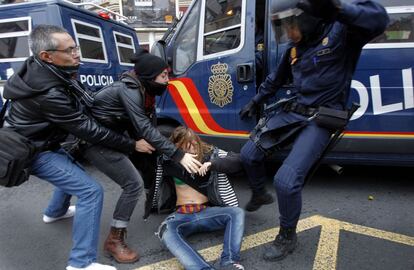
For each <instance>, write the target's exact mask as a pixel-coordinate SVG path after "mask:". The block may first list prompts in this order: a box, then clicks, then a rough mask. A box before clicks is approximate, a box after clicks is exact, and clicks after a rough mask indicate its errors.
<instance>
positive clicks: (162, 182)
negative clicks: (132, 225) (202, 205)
mask: <svg viewBox="0 0 414 270" xmlns="http://www.w3.org/2000/svg"><path fill="white" fill-rule="evenodd" d="M206 161H210V162H211V167H210V170H209V172H208V173H207V174H206V175H205V176H200V175H197V174H189V173H188V172H187V171H186V170H185V169H184V168H183V167H182V166H181V165H179V164H177V163H176V162H174V161H172V160H170V159H168V158H166V157H165V156H164V157H163V156H161V157H159V159H158V165H157V172H156V179H155V183H154V186H153V187H152V188H151V191H150V193H149V194H148V196H147V201H146V203H145V214H144V219H145V218H147V217H148V216H149V215H150V212H151V211H155V212H157V213H169V212H172V211H174V210H175V205H176V201H177V196H176V193H175V186H174V181H173V179H172V177H177V178H179V179H180V180H182V181H183V182H184V183H186V184H187V185H189V186H190V187H192V188H193V189H195V190H197V191H198V192H200V193H202V194H204V195H205V196H206V197H207V198H208V200H209V204H210V205H212V206H238V204H239V203H238V200H237V196H236V193H235V192H234V190H233V187H232V186H231V184H230V182H229V179H228V177H227V174H237V173H240V172H241V171H242V170H243V165H242V162H241V160H240V156H239V155H238V154H234V153H231V152H230V153H227V152H225V151H223V150H221V149H218V148H214V149H213V151H212V152H211V154H210V155H209V156H207V157H206V159H205V160H204V161H203V162H206Z"/></svg>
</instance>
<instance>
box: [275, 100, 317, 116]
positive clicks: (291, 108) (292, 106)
mask: <svg viewBox="0 0 414 270" xmlns="http://www.w3.org/2000/svg"><path fill="white" fill-rule="evenodd" d="M283 110H284V111H285V112H295V113H298V114H301V115H304V116H312V115H314V114H315V113H317V112H318V108H315V107H310V106H306V105H303V104H300V103H297V102H291V103H287V104H286V105H285V106H284V107H283Z"/></svg>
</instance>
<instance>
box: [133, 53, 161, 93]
mask: <svg viewBox="0 0 414 270" xmlns="http://www.w3.org/2000/svg"><path fill="white" fill-rule="evenodd" d="M131 60H132V62H133V63H135V65H134V70H135V74H136V75H137V77H138V79H139V80H140V81H141V83H142V84H143V85H144V87H145V90H146V91H148V93H149V94H151V95H153V96H160V95H162V94H163V93H164V91H165V90H166V89H167V86H168V84H163V83H157V82H154V80H155V78H156V77H157V76H158V75H159V74H161V72H163V71H164V70H165V69H166V68H167V67H168V65H167V63H165V61H164V60H162V59H161V58H160V57H158V56H155V55H152V54H150V53H149V52H148V51H147V50H145V49H142V48H140V49H138V51H137V52H136V53H135V55H134V57H133V58H132V59H131Z"/></svg>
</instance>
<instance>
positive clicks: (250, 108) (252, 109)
mask: <svg viewBox="0 0 414 270" xmlns="http://www.w3.org/2000/svg"><path fill="white" fill-rule="evenodd" d="M256 112H257V104H256V102H254V101H253V100H250V101H249V103H247V104H246V105H245V106H244V107H243V108H242V109H241V110H240V112H239V116H240V119H242V120H243V119H244V118H246V116H247V117H249V118H250V117H252V116H253V115H255V114H256Z"/></svg>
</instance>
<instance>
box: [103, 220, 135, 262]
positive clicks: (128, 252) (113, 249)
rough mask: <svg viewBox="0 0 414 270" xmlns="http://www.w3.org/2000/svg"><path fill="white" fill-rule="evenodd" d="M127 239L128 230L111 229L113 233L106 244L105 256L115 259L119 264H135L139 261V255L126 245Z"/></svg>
mask: <svg viewBox="0 0 414 270" xmlns="http://www.w3.org/2000/svg"><path fill="white" fill-rule="evenodd" d="M125 238H126V228H115V227H111V231H110V233H109V235H108V237H107V238H106V240H105V244H104V252H105V255H106V256H108V257H113V258H114V259H115V260H116V261H117V262H118V263H133V262H136V261H138V260H139V255H138V253H137V252H135V251H133V250H132V249H130V248H129V247H128V245H127V244H126V243H125Z"/></svg>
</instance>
